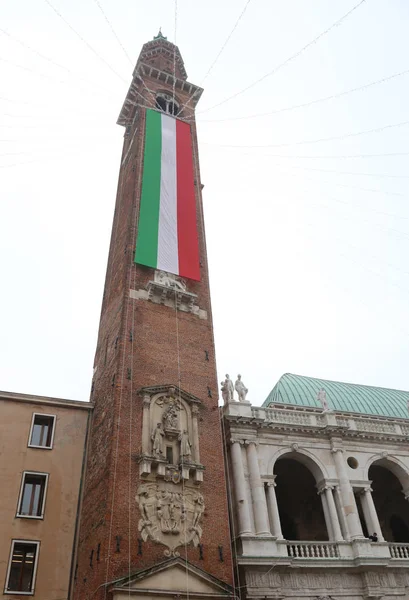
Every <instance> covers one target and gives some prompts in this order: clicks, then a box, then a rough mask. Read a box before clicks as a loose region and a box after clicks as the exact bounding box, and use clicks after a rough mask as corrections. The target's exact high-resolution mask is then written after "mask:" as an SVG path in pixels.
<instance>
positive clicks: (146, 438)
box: [142, 394, 156, 454]
mask: <svg viewBox="0 0 409 600" xmlns="http://www.w3.org/2000/svg"><path fill="white" fill-rule="evenodd" d="M150 406H151V398H150V396H148V395H147V394H146V395H145V396H144V397H143V416H142V454H152V453H151V444H150V441H151V433H152V432H151V431H150V423H149V410H150ZM155 427H156V425H155Z"/></svg>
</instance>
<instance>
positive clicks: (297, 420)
mask: <svg viewBox="0 0 409 600" xmlns="http://www.w3.org/2000/svg"><path fill="white" fill-rule="evenodd" d="M255 410H257V409H255ZM265 418H266V420H267V421H274V422H276V423H291V424H294V425H315V422H314V423H313V422H312V420H311V415H309V414H306V413H302V412H296V411H294V410H274V409H273V408H266V409H265Z"/></svg>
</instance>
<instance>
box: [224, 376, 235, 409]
mask: <svg viewBox="0 0 409 600" xmlns="http://www.w3.org/2000/svg"><path fill="white" fill-rule="evenodd" d="M233 394H234V386H233V382H232V380H231V379H230V376H229V375H226V379H225V380H224V381H222V397H223V400H224V403H225V404H228V403H229V402H233V401H234V397H233Z"/></svg>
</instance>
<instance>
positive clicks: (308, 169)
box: [275, 165, 409, 179]
mask: <svg viewBox="0 0 409 600" xmlns="http://www.w3.org/2000/svg"><path fill="white" fill-rule="evenodd" d="M275 166H281V165H275ZM286 166H287V168H289V169H297V170H301V171H316V172H319V173H335V174H336V175H357V176H360V177H361V176H364V177H379V178H393V179H409V175H389V174H387V173H360V172H358V171H355V172H354V171H337V170H336V169H314V168H313V167H299V166H294V165H286Z"/></svg>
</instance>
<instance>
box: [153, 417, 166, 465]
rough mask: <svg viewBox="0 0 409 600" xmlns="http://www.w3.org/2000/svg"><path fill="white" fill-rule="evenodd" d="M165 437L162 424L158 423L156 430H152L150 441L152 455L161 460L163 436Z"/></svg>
mask: <svg viewBox="0 0 409 600" xmlns="http://www.w3.org/2000/svg"><path fill="white" fill-rule="evenodd" d="M164 435H165V433H164V431H163V429H162V424H161V423H158V424H157V426H156V429H154V430H153V432H152V435H151V440H152V454H153V455H154V456H157V457H158V458H161V457H162V456H163V436H164Z"/></svg>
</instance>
